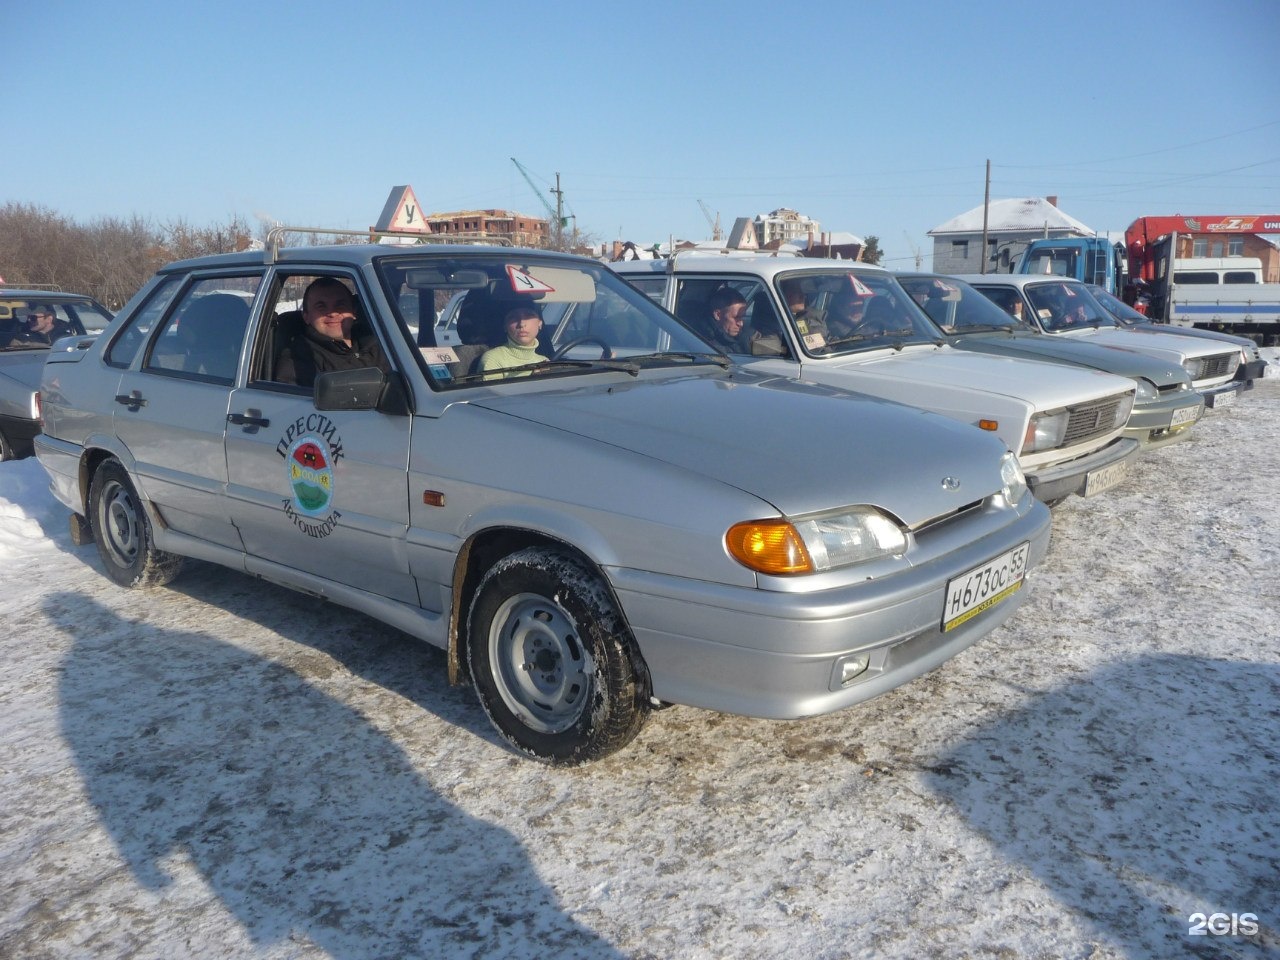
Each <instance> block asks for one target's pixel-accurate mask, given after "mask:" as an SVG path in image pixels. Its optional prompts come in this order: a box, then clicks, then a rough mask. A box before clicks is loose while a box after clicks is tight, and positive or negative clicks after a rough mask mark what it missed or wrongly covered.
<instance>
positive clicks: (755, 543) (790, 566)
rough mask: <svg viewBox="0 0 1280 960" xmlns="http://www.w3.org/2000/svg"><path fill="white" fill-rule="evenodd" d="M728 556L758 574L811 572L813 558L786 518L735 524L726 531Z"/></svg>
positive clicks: (725, 540) (725, 539)
mask: <svg viewBox="0 0 1280 960" xmlns="http://www.w3.org/2000/svg"><path fill="white" fill-rule="evenodd" d="M724 542H725V546H726V547H727V548H728V550H729V555H730V556H732V557H733V559H735V560H737V561H738V562H739V563H741V564H742V565H743V566H745V567H747V568H749V569H751V570H755V571H756V572H758V573H771V574H780V573H811V572H812V571H813V561H812V560H810V559H809V551H808V550H806V549H805V546H804V542H803V541H802V540H801V539H800V534H798V533H797V532H796V529H795V527H793V526H792V525H791V524H790V523H788V522H787V521H786V520H752V521H748V522H747V523H735V524H734V525H733V526H732V527H730V528H729V532H728V533H726V534H725V538H724Z"/></svg>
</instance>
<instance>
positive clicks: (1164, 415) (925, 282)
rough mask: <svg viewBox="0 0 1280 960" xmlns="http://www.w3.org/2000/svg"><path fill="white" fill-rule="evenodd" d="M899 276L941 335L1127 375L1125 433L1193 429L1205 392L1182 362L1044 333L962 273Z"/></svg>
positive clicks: (1146, 438) (1181, 433)
mask: <svg viewBox="0 0 1280 960" xmlns="http://www.w3.org/2000/svg"><path fill="white" fill-rule="evenodd" d="M897 277H898V282H899V283H900V284H902V286H903V288H904V289H905V290H906V291H907V293H909V294H911V296H912V297H913V298H914V299H915V301H916V302H917V303H918V304H919V305H920V307H921V308H922V309H923V310H924V312H925V313H926V314H928V315H929V319H930V320H932V321H933V322H934V323H935V324H937V325H938V327H939V328H940V329H941V330H942V332H943V333H945V334H946V335H947V340H948V342H949V343H951V344H952V345H953V346H955V347H956V348H958V349H960V350H972V351H974V352H977V353H989V354H994V355H995V356H1001V357H1022V358H1025V359H1029V360H1044V361H1048V362H1051V363H1062V364H1066V365H1068V366H1073V367H1085V368H1088V369H1093V370H1104V371H1106V372H1107V373H1113V374H1116V375H1117V376H1122V377H1128V378H1130V379H1131V380H1132V381H1133V382H1134V385H1135V387H1136V389H1137V393H1136V399H1135V401H1134V404H1133V411H1132V412H1131V413H1130V414H1129V420H1128V422H1127V423H1126V424H1125V428H1124V435H1125V436H1126V437H1132V438H1133V439H1135V440H1137V441H1138V442H1139V443H1140V444H1141V445H1142V447H1143V448H1144V449H1154V448H1156V447H1162V446H1166V445H1168V444H1170V443H1177V442H1178V441H1180V440H1184V439H1186V438H1187V437H1189V436H1190V435H1191V427H1192V426H1193V425H1194V424H1195V423H1196V422H1197V421H1198V420H1199V419H1200V415H1201V413H1202V412H1203V411H1204V400H1203V399H1202V398H1201V396H1200V394H1199V393H1198V392H1197V391H1195V390H1193V389H1192V387H1191V378H1190V377H1189V376H1188V375H1187V372H1186V371H1185V370H1184V369H1183V368H1182V366H1181V365H1180V364H1175V363H1172V362H1170V361H1168V360H1160V359H1157V358H1156V357H1152V356H1149V355H1147V354H1145V353H1139V352H1137V351H1134V350H1125V349H1122V348H1119V347H1106V346H1099V345H1097V344H1093V343H1088V342H1085V341H1082V340H1079V339H1076V338H1074V337H1050V336H1047V335H1045V334H1043V333H1040V332H1039V331H1037V330H1036V329H1035V328H1034V327H1032V326H1031V325H1030V324H1027V323H1024V322H1022V321H1021V320H1018V319H1017V318H1016V317H1013V316H1011V315H1010V314H1008V313H1006V312H1005V311H1003V310H1001V309H1000V308H999V307H997V306H996V305H995V303H993V302H992V301H991V300H989V299H988V298H987V297H985V296H983V295H982V294H981V293H979V292H978V291H977V290H975V289H974V288H973V287H971V286H969V284H967V283H965V282H964V281H963V280H957V279H955V278H954V277H947V276H941V275H939V274H934V273H899V274H897Z"/></svg>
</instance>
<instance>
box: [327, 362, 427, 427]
mask: <svg viewBox="0 0 1280 960" xmlns="http://www.w3.org/2000/svg"><path fill="white" fill-rule="evenodd" d="M312 398H313V402H314V403H315V408H316V409H317V410H377V411H379V412H380V413H387V414H392V415H401V416H403V415H407V414H408V413H409V404H408V402H407V398H406V395H405V390H404V385H403V384H402V383H401V382H400V378H399V377H398V376H396V375H395V374H390V375H388V374H385V373H383V372H382V371H381V370H379V369H378V368H377V367H363V368H360V369H356V370H334V371H332V372H330V373H322V374H320V375H319V376H317V377H316V382H315V387H314V389H313V391H312Z"/></svg>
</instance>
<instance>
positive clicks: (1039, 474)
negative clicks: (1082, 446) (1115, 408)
mask: <svg viewBox="0 0 1280 960" xmlns="http://www.w3.org/2000/svg"><path fill="white" fill-rule="evenodd" d="M1138 450H1139V446H1138V441H1137V440H1134V439H1132V438H1130V437H1120V438H1118V439H1116V440H1113V441H1112V442H1111V443H1109V444H1107V446H1105V447H1103V448H1102V449H1101V450H1099V451H1097V452H1096V453H1091V454H1089V455H1088V456H1084V457H1078V458H1077V459H1075V460H1068V461H1067V462H1066V463H1059V464H1054V465H1053V466H1049V467H1045V468H1044V469H1043V470H1038V471H1036V472H1035V473H1034V474H1031V473H1028V474H1027V486H1029V487H1030V488H1031V492H1032V493H1034V494H1035V495H1036V499H1037V500H1041V501H1043V502H1044V503H1057V502H1058V501H1059V500H1062V499H1064V498H1065V497H1069V496H1071V495H1072V494H1073V493H1078V494H1080V496H1082V497H1083V496H1085V495H1086V489H1087V487H1088V483H1089V476H1090V475H1091V474H1095V473H1098V472H1099V471H1101V470H1104V469H1106V468H1108V467H1114V468H1116V469H1118V470H1119V469H1123V468H1120V467H1119V465H1120V464H1122V463H1123V464H1126V465H1128V464H1129V463H1132V462H1133V460H1134V458H1135V457H1137V455H1138Z"/></svg>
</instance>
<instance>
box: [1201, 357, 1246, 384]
mask: <svg viewBox="0 0 1280 960" xmlns="http://www.w3.org/2000/svg"><path fill="white" fill-rule="evenodd" d="M1239 356H1240V354H1238V353H1220V354H1218V355H1217V356H1213V357H1201V358H1200V361H1199V362H1200V376H1199V377H1197V378H1196V379H1198V380H1211V379H1213V378H1214V377H1225V376H1227V374H1229V373H1231V372H1233V370H1234V369H1235V363H1236V360H1237V358H1238V357H1239Z"/></svg>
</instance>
